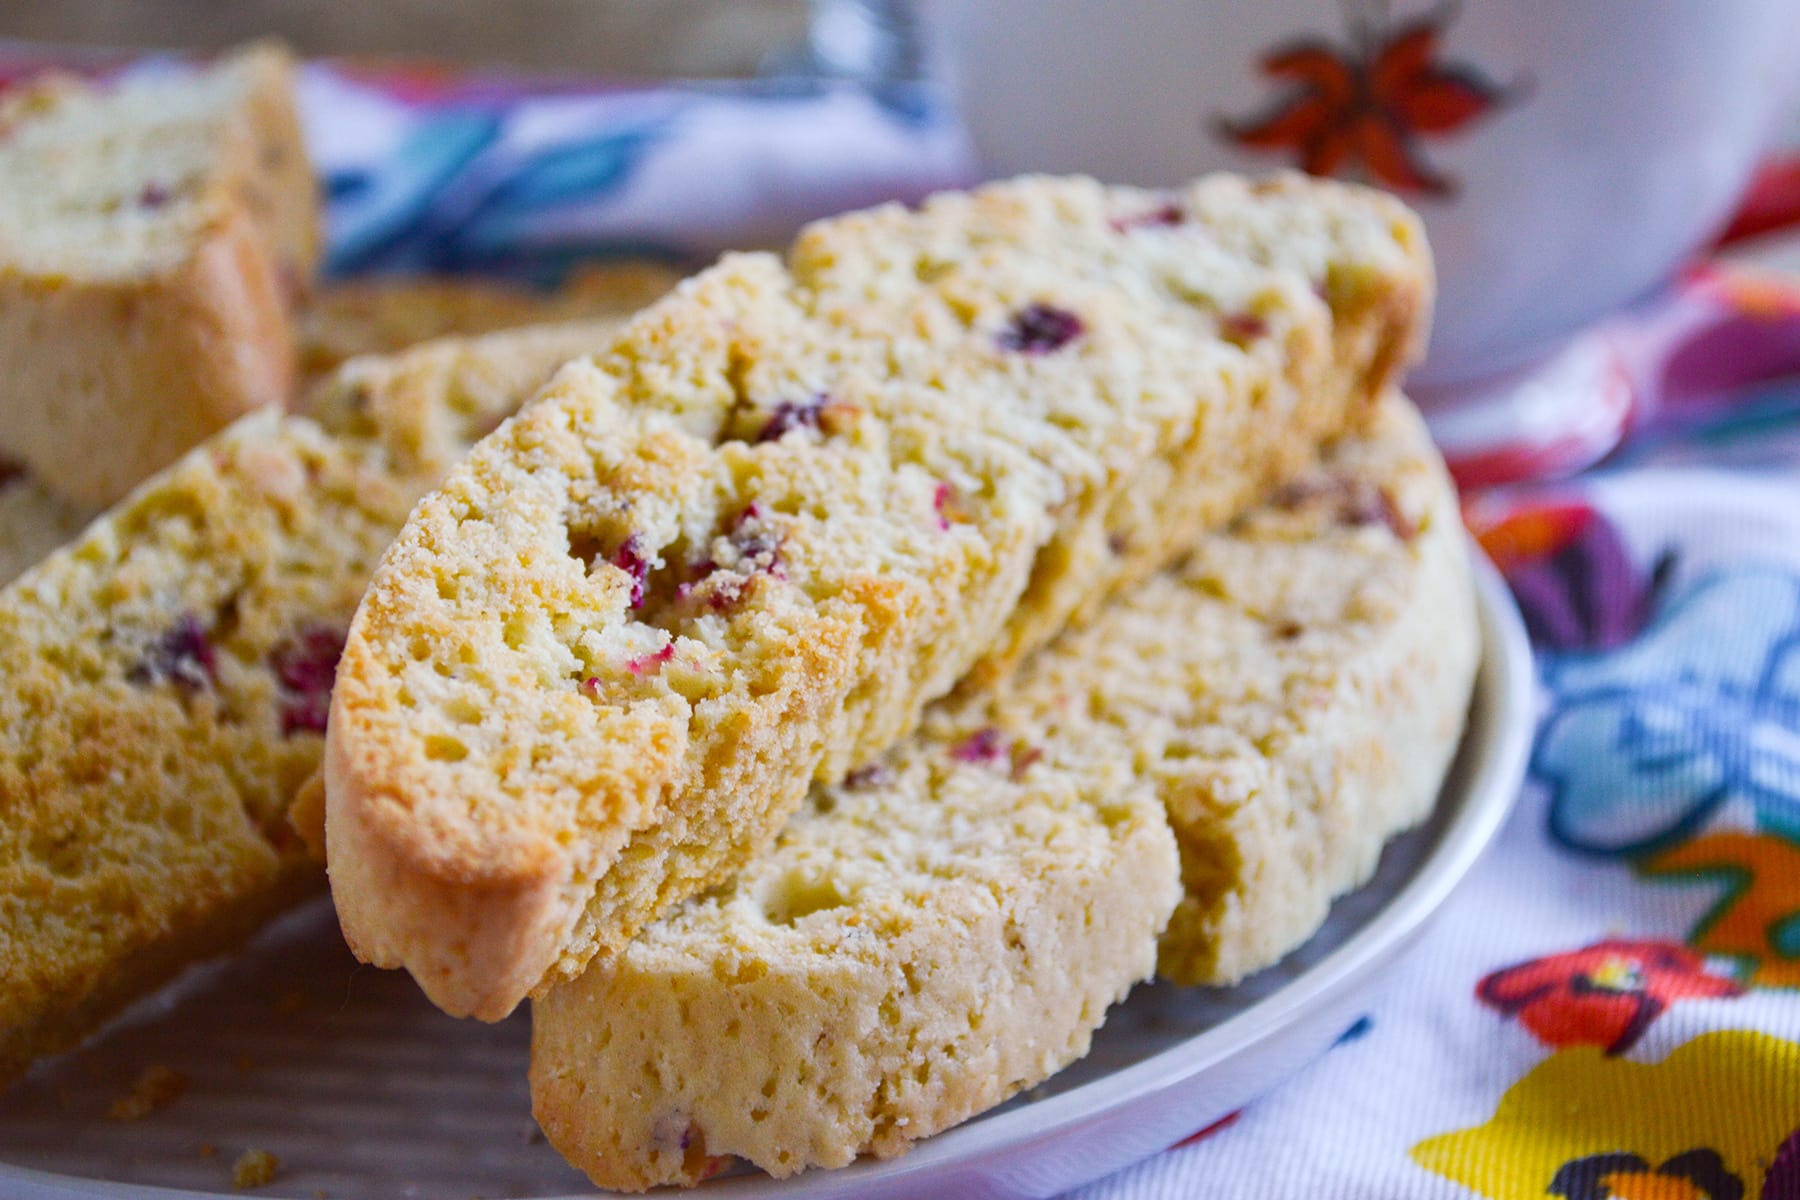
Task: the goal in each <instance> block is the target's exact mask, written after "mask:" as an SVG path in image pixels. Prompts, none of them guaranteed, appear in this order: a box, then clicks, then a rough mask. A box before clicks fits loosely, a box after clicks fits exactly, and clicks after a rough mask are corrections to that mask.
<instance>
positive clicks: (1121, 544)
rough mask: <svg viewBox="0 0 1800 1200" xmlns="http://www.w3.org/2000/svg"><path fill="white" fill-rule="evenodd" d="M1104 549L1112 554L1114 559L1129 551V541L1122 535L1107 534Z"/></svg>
mask: <svg viewBox="0 0 1800 1200" xmlns="http://www.w3.org/2000/svg"><path fill="white" fill-rule="evenodd" d="M1106 548H1107V549H1108V550H1110V551H1112V552H1113V555H1114V557H1122V556H1123V555H1124V553H1125V552H1126V551H1127V550H1129V549H1131V539H1130V538H1128V537H1126V536H1125V535H1124V534H1122V533H1109V534H1107V535H1106Z"/></svg>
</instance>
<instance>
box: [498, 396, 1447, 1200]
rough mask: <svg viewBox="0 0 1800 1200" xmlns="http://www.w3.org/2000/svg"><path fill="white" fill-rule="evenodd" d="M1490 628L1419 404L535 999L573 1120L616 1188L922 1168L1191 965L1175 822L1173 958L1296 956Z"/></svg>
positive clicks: (1429, 791)
mask: <svg viewBox="0 0 1800 1200" xmlns="http://www.w3.org/2000/svg"><path fill="white" fill-rule="evenodd" d="M1475 628H1476V626H1475V612H1474V607H1473V601H1472V596H1471V593H1470V588H1469V578H1468V566H1467V558H1466V551H1465V549H1464V542H1463V538H1462V535H1461V530H1460V526H1459V524H1458V521H1457V513H1456V506H1455V501H1454V496H1453V493H1452V491H1451V489H1450V487H1449V484H1448V480H1447V479H1446V477H1445V475H1444V472H1443V470H1442V467H1441V464H1440V463H1439V462H1438V460H1437V456H1436V454H1435V452H1434V451H1433V450H1432V449H1431V445H1430V442H1429V441H1428V439H1427V438H1426V436H1425V433H1424V430H1423V428H1422V426H1421V424H1420V422H1419V421H1418V419H1417V417H1416V415H1415V414H1413V413H1412V412H1411V411H1410V408H1409V406H1407V405H1406V403H1405V402H1404V401H1403V400H1401V399H1399V398H1398V397H1395V398H1393V399H1391V400H1389V401H1388V402H1386V403H1385V404H1384V405H1383V406H1382V409H1381V412H1380V413H1379V414H1378V416H1377V419H1376V421H1375V422H1374V425H1373V428H1372V429H1371V430H1370V432H1369V434H1368V435H1367V436H1366V437H1365V438H1359V439H1351V440H1348V441H1346V442H1344V443H1342V444H1341V445H1340V446H1339V447H1338V449H1337V450H1336V451H1335V452H1334V453H1333V455H1332V457H1331V460H1330V462H1329V464H1328V465H1327V467H1326V468H1325V470H1324V471H1323V472H1321V473H1320V474H1319V475H1318V476H1316V477H1314V478H1313V479H1311V480H1309V481H1308V483H1307V484H1306V485H1305V486H1304V488H1302V489H1297V490H1296V491H1294V492H1292V493H1287V494H1284V495H1282V496H1281V497H1280V498H1279V500H1278V502H1277V503H1276V504H1275V505H1274V506H1271V507H1268V508H1265V509H1262V510H1259V511H1258V512H1256V513H1254V514H1252V515H1250V516H1249V517H1247V518H1246V519H1245V521H1244V522H1242V523H1241V524H1240V525H1239V526H1237V527H1236V528H1234V529H1233V530H1232V531H1231V532H1229V533H1222V534H1215V535H1212V536H1209V537H1206V538H1203V539H1201V541H1200V544H1199V546H1198V548H1197V550H1196V552H1195V555H1194V558H1193V559H1192V561H1191V562H1189V563H1188V564H1186V565H1184V566H1183V567H1181V568H1179V569H1177V570H1176V571H1175V572H1173V573H1171V574H1167V575H1161V576H1157V577H1155V578H1152V579H1150V580H1148V581H1147V582H1146V583H1145V584H1144V585H1143V586H1141V587H1140V588H1138V589H1136V590H1134V591H1133V592H1132V593H1131V594H1130V595H1127V596H1124V597H1121V598H1120V599H1119V600H1118V601H1116V602H1115V603H1114V604H1113V605H1112V606H1111V607H1109V608H1108V609H1107V610H1105V611H1104V612H1102V613H1101V614H1100V616H1099V617H1097V618H1096V619H1095V620H1094V622H1093V623H1092V624H1090V625H1089V626H1087V627H1086V628H1085V629H1083V630H1081V631H1079V632H1078V633H1077V634H1075V635H1073V636H1067V637H1064V638H1063V639H1060V640H1059V641H1057V642H1056V643H1054V644H1052V645H1051V646H1050V647H1049V648H1047V649H1045V650H1043V651H1041V652H1040V653H1038V654H1036V655H1034V656H1033V657H1032V658H1031V659H1030V660H1029V661H1028V662H1027V663H1026V664H1025V665H1024V666H1023V667H1022V668H1021V670H1020V671H1019V672H1018V673H1017V674H1016V675H1015V676H1014V677H1013V678H1012V679H1011V680H1009V681H1008V682H1007V683H1006V684H1005V685H1003V686H1002V687H1000V688H998V689H996V690H994V691H991V692H988V693H985V694H979V695H977V694H970V695H967V696H964V697H960V698H958V699H955V700H951V701H945V702H942V703H940V704H939V705H937V706H935V707H934V708H933V709H932V710H930V711H929V712H928V713H927V716H926V718H925V721H924V724H923V726H922V727H921V729H920V731H919V732H918V733H917V734H916V735H914V736H913V737H912V738H910V739H908V740H907V741H906V742H903V743H902V744H901V745H900V746H899V747H897V748H896V749H895V750H893V751H891V752H890V753H889V754H888V755H886V756H885V757H883V758H882V759H881V760H879V761H878V762H877V763H875V764H872V765H870V766H868V767H865V768H863V769H861V770H859V771H857V772H856V773H854V774H853V775H852V776H851V777H850V778H849V780H847V781H846V782H845V783H843V784H840V785H838V786H835V787H829V788H816V789H814V790H813V792H812V793H811V794H810V796H809V797H808V800H807V802H806V803H805V804H804V805H803V806H802V807H801V809H800V810H799V812H798V813H796V814H795V816H794V818H793V819H792V820H791V821H790V822H789V823H788V825H787V826H786V827H785V828H784V829H783V830H782V832H781V833H780V834H779V835H778V837H777V838H776V840H775V842H774V843H773V844H772V845H771V847H770V848H769V849H768V850H767V851H765V852H764V853H763V854H761V855H759V856H758V857H757V858H755V859H754V860H752V861H751V862H750V863H749V864H748V865H747V866H746V867H745V868H744V870H743V871H742V872H741V873H740V874H739V875H738V876H737V877H736V878H735V879H734V880H733V881H731V882H730V883H728V884H726V885H725V886H724V887H722V888H720V889H718V890H716V891H713V892H709V893H707V894H706V895H704V896H701V897H696V898H694V899H691V900H689V901H688V902H686V903H685V904H682V905H680V906H677V907H676V908H675V909H673V910H672V911H671V912H670V913H668V914H667V915H665V916H664V917H663V918H662V919H660V920H658V921H657V922H655V923H654V924H652V925H651V926H650V927H649V928H648V929H647V930H645V931H644V933H643V934H642V935H641V936H640V937H639V938H638V939H637V940H636V941H634V942H633V943H632V944H631V945H630V946H628V947H627V948H626V949H625V950H624V952H623V953H621V954H619V955H617V956H615V957H613V958H610V959H604V960H597V961H596V962H594V963H593V964H592V965H591V966H590V967H589V968H588V970H587V971H586V973H584V974H583V975H582V976H580V977H579V978H578V979H576V980H574V981H573V982H570V983H564V984H560V985H559V986H557V987H556V988H554V989H552V990H551V991H550V992H549V993H548V994H547V995H545V996H543V997H541V998H539V999H538V1000H536V1001H534V1002H533V1005H532V1061H531V1082H532V1097H533V1106H534V1110H535V1112H536V1114H537V1117H538V1120H539V1121H540V1123H541V1124H542V1125H543V1127H544V1130H545V1132H546V1133H547V1135H548V1136H549V1140H550V1142H551V1144H552V1145H554V1146H555V1147H556V1148H557V1149H558V1150H560V1151H561V1152H562V1153H563V1154H564V1155H565V1156H566V1157H567V1158H568V1159H569V1160H570V1161H571V1162H573V1163H574V1164H575V1165H576V1166H577V1167H580V1168H581V1169H582V1170H584V1171H586V1172H587V1173H588V1174H589V1176H590V1177H592V1179H593V1180H594V1182H595V1183H597V1184H599V1185H601V1186H603V1187H612V1188H626V1189H643V1188H648V1187H654V1186H657V1185H661V1184H692V1183H695V1182H698V1181H699V1180H700V1179H703V1178H705V1177H706V1176H707V1175H708V1174H711V1173H713V1172H715V1171H717V1170H719V1169H721V1168H722V1167H724V1166H725V1165H727V1164H728V1163H729V1161H730V1159H731V1158H733V1157H736V1158H743V1159H747V1160H749V1161H750V1162H752V1163H754V1164H755V1165H757V1166H758V1167H761V1168H762V1169H763V1170H765V1171H767V1172H769V1173H770V1174H773V1175H777V1176H785V1175H791V1174H793V1173H794V1172H797V1171H800V1170H803V1169H806V1168H809V1167H819V1166H824V1167H831V1166H841V1165H843V1164H845V1163H847V1162H849V1161H851V1160H852V1159H853V1158H855V1157H857V1156H858V1155H861V1154H875V1155H879V1156H882V1157H887V1156H890V1155H893V1154H896V1153H899V1152H900V1151H903V1150H905V1149H906V1148H907V1146H908V1145H909V1144H911V1143H912V1142H914V1141H916V1140H918V1139H920V1138H924V1137H928V1136H930V1135H931V1134H933V1133H936V1132H938V1131H939V1130H942V1129H945V1128H947V1127H949V1126H951V1125H954V1124H956V1123H957V1122H959V1121H962V1120H964V1119H966V1118H968V1117H970V1116H972V1115H974V1114H976V1113H979V1112H981V1111H983V1110H985V1109H987V1108H990V1107H992V1106H993V1105H995V1104H998V1103H999V1102H1000V1101H1002V1100H1004V1099H1006V1098H1007V1097H1008V1096H1009V1095H1012V1094H1014V1093H1015V1092H1017V1091H1020V1090H1022V1089H1024V1088H1028V1087H1030V1086H1033V1085H1034V1084H1036V1083H1038V1082H1040V1081H1041V1080H1043V1079H1044V1078H1046V1077H1047V1076H1049V1075H1050V1074H1052V1073H1053V1072H1055V1071H1056V1070H1058V1069H1060V1068H1061V1067H1063V1066H1065V1065H1066V1064H1067V1063H1069V1062H1070V1061H1072V1060H1073V1059H1075V1058H1076V1057H1079V1056H1080V1055H1081V1054H1082V1053H1084V1052H1085V1050H1086V1048H1087V1046H1088V1042H1089V1039H1090V1036H1091V1035H1092V1033H1093V1032H1094V1030H1095V1029H1096V1028H1097V1027H1098V1026H1099V1024H1100V1023H1101V1020H1102V1017H1103V1014H1104V1013H1105V1010H1106V1007H1107V1005H1108V1004H1110V1003H1111V1002H1112V1001H1114V1000H1116V999H1118V998H1119V997H1121V996H1122V995H1123V993H1124V992H1125V990H1126V989H1127V988H1128V987H1129V986H1130V985H1131V984H1132V983H1133V982H1135V981H1136V980H1138V979H1139V978H1141V977H1142V976H1143V975H1145V974H1146V973H1147V971H1148V969H1149V964H1150V962H1151V961H1152V959H1153V958H1154V957H1155V956H1156V948H1155V946H1156V939H1157V932H1158V930H1159V929H1160V928H1161V927H1162V922H1163V919H1164V917H1165V916H1167V914H1168V912H1169V905H1170V904H1171V902H1172V901H1173V899H1174V896H1175V895H1176V894H1177V890H1178V889H1177V888H1176V886H1175V883H1174V865H1173V861H1172V860H1173V857H1174V851H1173V850H1172V848H1171V838H1170V829H1171V826H1172V828H1173V832H1174V837H1173V842H1174V844H1175V845H1178V846H1179V847H1180V864H1181V873H1182V884H1181V888H1180V889H1179V892H1180V894H1181V896H1182V898H1181V900H1180V903H1179V906H1178V908H1177V910H1176V911H1177V913H1178V914H1180V915H1179V916H1178V917H1177V918H1176V921H1175V923H1174V924H1172V925H1171V926H1170V927H1169V929H1168V931H1167V932H1166V933H1164V934H1163V937H1162V943H1161V953H1162V961H1163V968H1164V970H1165V972H1168V973H1172V974H1175V975H1177V976H1179V977H1180V978H1182V979H1184V980H1187V981H1196V980H1207V981H1211V982H1224V981H1227V980H1231V979H1235V978H1237V977H1238V976H1240V975H1242V974H1243V973H1245V972H1247V971H1250V970H1253V969H1255V968H1257V967H1260V966H1264V965H1267V964H1268V963H1270V962H1273V961H1274V960H1275V959H1276V958H1277V957H1279V956H1280V955H1281V954H1283V953H1285V952H1286V951H1287V950H1289V949H1291V948H1292V947H1293V946H1295V945H1297V944H1298V943H1300V942H1301V941H1303V940H1305V938H1306V937H1307V936H1309V935H1310V934H1311V933H1312V931H1314V930H1315V929H1317V928H1318V926H1319V923H1320V922H1321V921H1322V920H1323V917H1324V914H1325V910H1326V907H1327V905H1328V902H1329V900H1330V898H1331V897H1332V896H1334V895H1336V894H1338V893H1339V892H1341V891H1343V890H1345V889H1347V888H1348V887H1350V886H1352V885H1353V884H1355V883H1357V882H1359V881H1360V880H1362V879H1363V878H1365V877H1366V875H1367V873H1368V871H1369V870H1370V868H1371V866H1372V864H1373V862H1374V860H1375V858H1376V856H1377V854H1378V852H1379V849H1380V847H1381V845H1382V843H1383V842H1384V841H1385V840H1386V839H1387V838H1389V837H1390V836H1392V835H1393V834H1394V833H1396V832H1398V831H1399V830H1400V829H1402V828H1404V827H1405V826H1407V825H1410V824H1412V823H1413V822H1415V821H1417V820H1419V819H1420V817H1421V816H1423V814H1424V813H1425V812H1426V811H1427V810H1428V809H1429V807H1430V805H1431V801H1432V798H1433V797H1434V796H1435V794H1436V791H1437V788H1438V785H1439V783H1440V782H1441V780H1442V777H1443V772H1444V769H1445V765H1446V762H1447V760H1448V755H1449V754H1450V752H1451V750H1452V749H1453V747H1454V746H1455V744H1456V741H1457V737H1458V733H1459V730H1460V728H1461V724H1462V717H1463V714H1464V712H1465V711H1466V707H1467V702H1468V697H1469V689H1470V686H1471V682H1472V678H1473V672H1474V644H1475ZM1147 802H1148V803H1147ZM1165 806H1166V810H1167V814H1168V821H1167V822H1165V821H1164V820H1163V819H1162V813H1163V811H1164V809H1165ZM1147 808H1148V810H1149V812H1150V814H1152V815H1148V816H1147V815H1146V809H1147Z"/></svg>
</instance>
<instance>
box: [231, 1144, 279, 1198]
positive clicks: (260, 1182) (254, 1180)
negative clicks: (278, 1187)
mask: <svg viewBox="0 0 1800 1200" xmlns="http://www.w3.org/2000/svg"><path fill="white" fill-rule="evenodd" d="M279 1170H281V1160H280V1159H279V1158H276V1157H275V1156H274V1155H273V1154H270V1153H269V1152H268V1151H267V1150H254V1149H253V1150H246V1151H244V1152H243V1153H242V1154H240V1155H238V1160H237V1161H236V1162H234V1163H232V1164H231V1186H232V1187H234V1188H238V1189H240V1190H241V1189H244V1188H259V1187H263V1186H265V1185H266V1184H268V1183H270V1182H271V1181H272V1180H274V1178H275V1172H277V1171H279Z"/></svg>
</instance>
